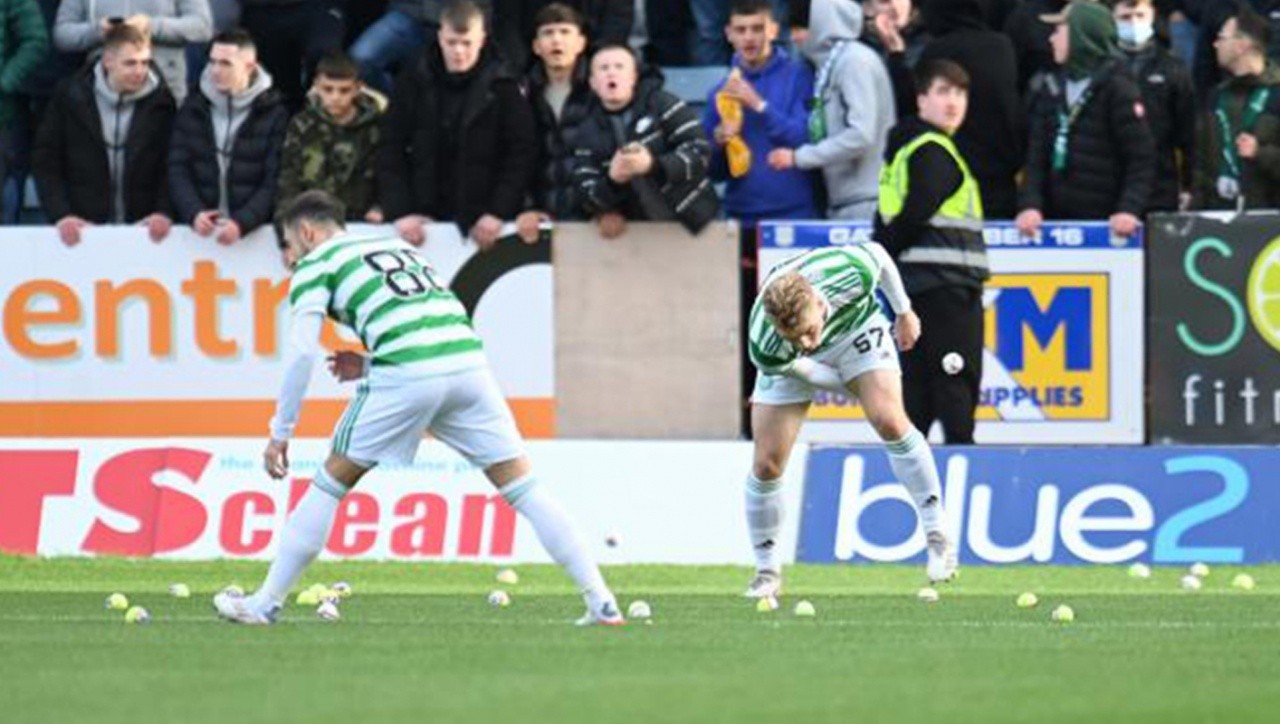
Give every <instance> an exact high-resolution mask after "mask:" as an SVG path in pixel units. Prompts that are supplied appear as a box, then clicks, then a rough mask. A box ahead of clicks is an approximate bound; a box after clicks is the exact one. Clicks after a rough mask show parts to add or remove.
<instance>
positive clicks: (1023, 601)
mask: <svg viewBox="0 0 1280 724" xmlns="http://www.w3.org/2000/svg"><path fill="white" fill-rule="evenodd" d="M1038 603H1040V599H1039V598H1037V597H1036V594H1034V593H1032V592H1030V591H1027V592H1026V593H1024V594H1022V595H1021V596H1018V608H1035V606H1036V604H1038Z"/></svg>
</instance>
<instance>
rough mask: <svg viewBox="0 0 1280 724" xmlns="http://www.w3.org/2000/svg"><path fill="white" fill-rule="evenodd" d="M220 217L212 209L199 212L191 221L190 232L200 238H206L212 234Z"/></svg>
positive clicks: (220, 215)
mask: <svg viewBox="0 0 1280 724" xmlns="http://www.w3.org/2000/svg"><path fill="white" fill-rule="evenodd" d="M221 217H222V214H220V213H218V212H217V211H215V210H213V209H210V210H208V211H201V212H200V213H198V214H196V217H195V218H194V219H192V220H191V230H192V231H194V232H196V233H197V234H199V235H200V236H208V235H210V234H212V233H213V230H214V228H216V227H217V225H218V219H219V218H221Z"/></svg>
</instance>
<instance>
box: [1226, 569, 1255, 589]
mask: <svg viewBox="0 0 1280 724" xmlns="http://www.w3.org/2000/svg"><path fill="white" fill-rule="evenodd" d="M1254 585H1255V584H1254V582H1253V576H1251V575H1249V574H1248V573H1237V574H1236V577H1235V578H1232V579H1231V586H1232V588H1239V589H1240V590H1242V591H1252V590H1253V587H1254Z"/></svg>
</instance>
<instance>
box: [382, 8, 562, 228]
mask: <svg viewBox="0 0 1280 724" xmlns="http://www.w3.org/2000/svg"><path fill="white" fill-rule="evenodd" d="M487 38H488V34H487V33H486V31H485V20H484V13H483V11H482V10H481V8H480V6H478V5H477V4H476V3H474V2H471V1H470V0H451V1H450V2H448V3H446V5H445V7H444V9H443V10H441V12H440V33H439V37H438V42H437V43H436V44H435V45H433V46H431V47H429V48H428V49H427V51H426V52H424V53H423V54H422V57H421V58H420V59H419V60H418V62H417V63H415V64H414V65H413V66H412V67H411V68H408V69H407V70H406V71H405V72H403V73H401V74H400V77H399V78H397V79H396V86H395V90H394V91H393V92H392V95H391V103H390V106H389V108H388V109H387V117H386V121H385V122H384V123H383V134H382V143H381V145H380V147H379V150H378V189H379V193H380V195H381V198H382V210H383V214H384V215H385V216H386V217H387V219H393V220H395V223H396V230H397V231H398V232H399V233H400V235H401V236H402V237H404V239H405V240H406V241H408V242H409V243H411V244H421V243H423V242H424V241H425V240H426V225H427V224H428V223H430V222H431V221H432V220H436V221H453V222H455V223H456V224H457V225H458V228H459V230H461V231H462V232H463V233H464V234H467V235H469V236H470V237H471V239H472V240H473V241H475V243H476V245H477V246H479V247H480V248H481V249H488V248H490V247H491V246H493V244H494V242H496V241H497V240H498V236H499V234H501V233H502V222H503V220H504V219H514V218H515V216H516V214H518V213H519V212H520V210H521V209H522V208H523V205H524V201H525V194H526V193H527V192H528V190H529V181H530V179H531V178H532V177H533V173H534V163H535V162H536V159H537V155H538V142H537V139H536V138H535V137H534V123H533V112H532V111H531V110H530V108H529V103H528V102H527V101H526V100H525V98H524V97H523V96H522V95H521V93H520V86H519V83H518V82H517V80H516V78H515V77H514V76H513V75H512V74H511V73H510V72H509V71H508V70H507V68H506V67H505V66H504V65H503V64H502V62H501V60H500V59H499V58H497V57H496V55H495V53H494V52H493V50H492V48H491V46H490V44H489V42H488V39H487Z"/></svg>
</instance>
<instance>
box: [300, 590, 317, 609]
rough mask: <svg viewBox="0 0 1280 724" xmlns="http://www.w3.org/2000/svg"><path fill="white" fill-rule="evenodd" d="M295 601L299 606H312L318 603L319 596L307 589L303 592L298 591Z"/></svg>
mask: <svg viewBox="0 0 1280 724" xmlns="http://www.w3.org/2000/svg"><path fill="white" fill-rule="evenodd" d="M295 600H296V601H297V602H298V605H299V606H314V605H316V604H318V603H320V596H319V594H317V593H316V592H315V591H313V590H311V589H310V588H308V589H307V590H305V591H300V592H299V593H298V597H297V598H296V599H295Z"/></svg>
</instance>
